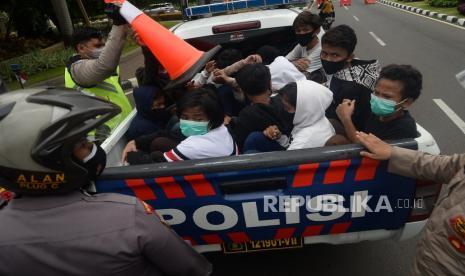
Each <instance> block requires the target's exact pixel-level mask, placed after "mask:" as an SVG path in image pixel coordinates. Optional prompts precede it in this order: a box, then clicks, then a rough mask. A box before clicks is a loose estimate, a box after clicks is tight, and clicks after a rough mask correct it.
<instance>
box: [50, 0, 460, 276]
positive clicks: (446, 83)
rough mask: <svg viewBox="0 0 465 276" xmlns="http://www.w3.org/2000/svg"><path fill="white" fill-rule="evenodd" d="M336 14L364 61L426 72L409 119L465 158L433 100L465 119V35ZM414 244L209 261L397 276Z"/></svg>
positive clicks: (231, 268) (359, 10) (361, 9)
mask: <svg viewBox="0 0 465 276" xmlns="http://www.w3.org/2000/svg"><path fill="white" fill-rule="evenodd" d="M335 4H336V2H335ZM336 8H337V10H336V22H335V24H334V25H338V24H348V25H350V26H352V27H353V28H354V29H355V30H356V33H357V36H358V41H359V42H358V45H357V48H356V55H357V56H358V57H359V58H362V59H373V58H376V59H378V60H380V62H381V64H382V65H387V64H391V63H398V64H411V65H414V66H415V67H417V68H418V69H419V70H420V71H421V72H422V73H423V77H424V82H423V86H424V89H423V91H422V93H423V94H422V95H421V97H420V99H419V100H418V101H417V102H416V103H415V104H414V106H413V107H412V108H411V112H412V115H413V116H414V118H415V119H416V120H417V122H418V123H419V124H421V125H422V126H423V127H424V128H426V129H427V130H428V131H429V132H430V133H431V134H432V135H433V136H434V138H435V139H436V141H437V142H438V144H439V147H440V149H441V151H442V152H443V153H446V154H450V153H455V152H465V143H464V140H465V139H464V138H465V136H464V135H465V134H464V132H462V131H461V130H460V129H459V128H458V127H457V126H456V125H455V124H454V122H453V120H451V119H450V118H449V117H448V116H447V115H446V113H445V112H444V111H443V110H442V109H441V108H439V106H438V105H437V104H436V103H435V102H434V101H433V99H441V100H442V101H443V102H444V103H445V104H446V105H447V106H449V107H450V109H451V110H453V111H454V112H455V113H456V114H457V115H458V117H459V118H461V119H462V120H465V108H463V104H464V103H465V90H464V89H463V88H462V87H461V86H460V85H459V84H458V82H457V81H456V79H455V74H456V73H458V72H459V71H462V70H464V69H465V29H464V28H459V27H455V26H451V25H448V24H445V23H441V22H437V21H434V20H432V19H429V18H425V17H422V16H419V15H416V14H411V13H408V12H405V11H402V10H399V9H396V8H392V7H389V6H385V5H382V4H375V5H363V3H362V2H361V1H360V2H359V1H357V2H354V3H353V4H352V6H350V7H348V8H347V9H346V8H340V7H336ZM375 37H376V38H377V40H376V39H375ZM383 45H384V46H383ZM141 65H143V60H142V56H141V55H140V52H135V53H132V54H130V55H128V56H126V57H124V58H122V60H121V72H122V78H129V77H132V76H133V75H134V71H135V70H136V68H137V67H138V66H141ZM59 82H60V80H57V81H55V83H52V84H59ZM415 245H416V239H412V240H408V241H404V242H397V241H391V240H388V241H377V242H363V243H359V244H348V245H338V246H336V245H324V244H320V245H313V246H311V247H306V248H304V249H300V250H288V251H286V250H283V251H274V252H264V253H260V252H259V253H250V254H245V255H232V256H227V257H226V256H223V255H220V254H207V255H206V256H207V258H208V259H209V260H210V261H211V262H212V263H213V264H214V272H215V275H292V276H294V275H325V276H330V275H338V276H339V275H341V274H342V275H357V276H358V275H377V276H384V275H389V276H392V275H407V274H408V270H409V267H410V264H411V261H412V259H413V256H414V252H415Z"/></svg>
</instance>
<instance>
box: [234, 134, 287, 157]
mask: <svg viewBox="0 0 465 276" xmlns="http://www.w3.org/2000/svg"><path fill="white" fill-rule="evenodd" d="M280 150H285V148H283V147H282V146H281V145H280V144H279V143H278V142H276V141H273V140H271V139H269V138H268V137H266V136H265V135H264V134H263V133H262V132H259V131H255V132H252V133H250V134H249V136H247V139H245V142H244V147H243V152H244V153H254V152H269V151H280Z"/></svg>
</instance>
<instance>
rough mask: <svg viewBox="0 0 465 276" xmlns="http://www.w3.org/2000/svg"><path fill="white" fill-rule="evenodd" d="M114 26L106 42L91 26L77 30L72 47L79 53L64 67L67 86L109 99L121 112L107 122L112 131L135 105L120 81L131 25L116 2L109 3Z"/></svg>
mask: <svg viewBox="0 0 465 276" xmlns="http://www.w3.org/2000/svg"><path fill="white" fill-rule="evenodd" d="M106 7H107V8H106V11H107V14H108V15H109V17H110V18H112V19H113V27H112V29H111V31H110V34H109V36H108V40H107V42H106V43H105V42H104V40H103V36H102V33H101V32H100V31H99V30H97V29H95V28H91V27H84V28H80V29H77V30H75V32H74V33H73V36H72V46H73V47H74V50H75V52H76V54H75V55H73V56H72V57H71V58H70V59H69V60H68V62H67V64H66V68H65V86H66V87H68V88H74V89H78V90H81V91H83V92H86V93H89V94H92V95H94V96H97V97H101V98H104V99H107V100H109V101H111V102H113V103H115V104H117V105H118V106H119V107H121V110H122V112H121V113H120V114H119V115H117V116H116V117H115V118H113V119H112V120H110V121H109V122H107V123H106V125H108V127H109V129H108V131H111V130H113V129H114V128H116V126H118V124H119V123H121V121H123V120H124V119H125V118H126V116H127V115H128V114H129V113H130V112H131V110H132V107H131V104H130V103H129V101H128V99H127V97H126V95H125V94H124V91H123V89H122V88H121V86H120V84H119V67H118V64H119V59H120V56H121V51H122V50H123V46H124V42H125V40H126V35H127V31H128V25H127V24H126V21H125V20H124V18H123V17H121V15H120V14H119V11H118V10H117V7H116V6H114V5H107V6H106Z"/></svg>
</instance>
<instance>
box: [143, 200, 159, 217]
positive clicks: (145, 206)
mask: <svg viewBox="0 0 465 276" xmlns="http://www.w3.org/2000/svg"><path fill="white" fill-rule="evenodd" d="M140 202H141V203H142V206H144V209H145V213H147V214H153V213H154V212H155V211H154V210H153V208H152V206H150V205H149V204H147V203H146V202H145V201H143V200H141V201H140Z"/></svg>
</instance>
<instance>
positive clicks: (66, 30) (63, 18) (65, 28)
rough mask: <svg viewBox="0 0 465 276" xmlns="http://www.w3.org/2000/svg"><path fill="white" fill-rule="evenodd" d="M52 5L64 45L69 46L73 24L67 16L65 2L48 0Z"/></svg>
mask: <svg viewBox="0 0 465 276" xmlns="http://www.w3.org/2000/svg"><path fill="white" fill-rule="evenodd" d="M50 1H51V2H52V5H53V9H54V11H55V14H56V15H57V19H58V23H59V25H60V30H61V34H62V35H63V40H64V41H65V45H69V43H70V42H71V36H72V35H73V22H72V21H71V16H70V15H69V10H68V5H67V4H66V0H50Z"/></svg>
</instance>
